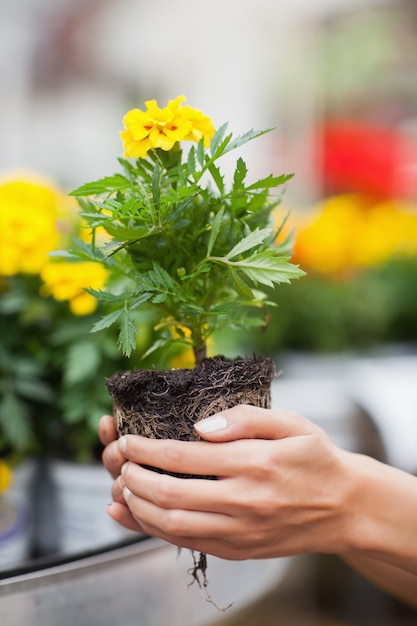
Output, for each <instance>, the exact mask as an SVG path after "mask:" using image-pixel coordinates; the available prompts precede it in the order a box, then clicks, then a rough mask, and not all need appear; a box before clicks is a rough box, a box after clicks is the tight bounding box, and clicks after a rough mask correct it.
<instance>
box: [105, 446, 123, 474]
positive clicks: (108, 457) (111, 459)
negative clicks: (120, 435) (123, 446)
mask: <svg viewBox="0 0 417 626" xmlns="http://www.w3.org/2000/svg"><path fill="white" fill-rule="evenodd" d="M101 458H102V461H103V465H104V467H105V468H106V469H107V471H108V472H109V474H110V475H111V476H112V477H113V478H117V476H119V475H120V470H121V468H122V465H123V464H124V463H125V462H126V458H125V457H124V456H123V454H122V453H121V452H120V448H119V446H118V445H117V441H112V442H111V443H109V444H108V445H107V446H106V447H105V448H104V450H103V453H102V455H101Z"/></svg>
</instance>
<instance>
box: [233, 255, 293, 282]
mask: <svg viewBox="0 0 417 626" xmlns="http://www.w3.org/2000/svg"><path fill="white" fill-rule="evenodd" d="M233 267H234V268H235V269H239V270H241V271H242V272H244V273H245V274H246V276H248V277H249V278H250V279H251V280H252V281H253V282H254V283H261V284H263V285H267V286H268V287H273V285H274V283H275V284H278V283H289V282H290V281H291V280H292V279H295V278H300V277H301V276H303V275H304V272H303V271H302V270H300V268H299V267H298V266H297V265H292V264H291V263H289V260H288V258H287V257H281V256H276V255H275V253H274V252H271V251H270V250H266V251H265V252H260V253H259V254H257V253H255V254H253V255H252V256H250V257H248V258H246V259H244V260H243V261H237V262H236V263H234V264H233Z"/></svg>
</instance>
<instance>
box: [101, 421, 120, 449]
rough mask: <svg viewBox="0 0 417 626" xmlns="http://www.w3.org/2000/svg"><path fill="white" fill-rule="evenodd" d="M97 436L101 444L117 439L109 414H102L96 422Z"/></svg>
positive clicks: (105, 444)
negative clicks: (97, 422)
mask: <svg viewBox="0 0 417 626" xmlns="http://www.w3.org/2000/svg"><path fill="white" fill-rule="evenodd" d="M98 436H99V438H100V441H101V443H102V444H103V446H107V445H108V444H109V443H111V442H112V441H114V440H115V439H117V432H116V425H115V422H114V418H113V417H112V416H111V415H103V416H102V417H101V418H100V421H99V424H98Z"/></svg>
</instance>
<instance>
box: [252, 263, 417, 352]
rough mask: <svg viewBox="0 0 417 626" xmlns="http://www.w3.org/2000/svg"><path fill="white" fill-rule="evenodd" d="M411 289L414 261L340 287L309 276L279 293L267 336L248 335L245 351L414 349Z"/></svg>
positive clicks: (414, 295) (415, 294) (416, 273)
mask: <svg viewBox="0 0 417 626" xmlns="http://www.w3.org/2000/svg"><path fill="white" fill-rule="evenodd" d="M416 284H417V259H416V258H414V257H401V258H400V257H398V258H392V259H390V260H388V261H386V262H385V263H382V264H380V265H377V266H374V267H369V268H367V269H366V270H363V271H362V272H361V273H359V274H356V275H354V276H351V277H350V278H348V279H345V280H343V281H342V280H340V281H336V280H331V279H328V278H325V277H321V276H318V275H314V274H309V275H308V276H307V278H306V279H305V280H302V281H299V282H298V283H297V284H294V285H293V286H292V287H291V288H290V289H288V287H287V285H284V286H283V287H282V293H281V296H282V297H281V299H280V302H279V306H278V307H277V308H275V309H271V318H272V319H271V324H270V325H269V328H268V330H267V331H266V332H265V333H264V334H263V335H262V336H259V337H258V336H254V335H249V334H247V335H246V336H245V342H244V345H245V348H246V349H250V350H255V351H262V350H269V351H270V352H271V353H274V354H278V353H280V352H282V351H285V350H301V351H311V352H336V351H343V350H345V351H352V350H357V351H363V350H367V349H370V348H373V347H377V346H381V345H384V344H390V343H399V344H412V345H417V290H416ZM269 295H270V298H271V299H272V300H274V299H275V300H276V303H277V299H276V297H275V294H274V293H273V292H271V293H270V294H269Z"/></svg>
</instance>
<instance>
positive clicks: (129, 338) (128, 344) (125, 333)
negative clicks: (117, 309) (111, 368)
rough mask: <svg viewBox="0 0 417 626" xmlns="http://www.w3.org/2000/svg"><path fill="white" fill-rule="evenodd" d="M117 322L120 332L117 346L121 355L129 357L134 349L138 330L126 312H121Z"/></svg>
mask: <svg viewBox="0 0 417 626" xmlns="http://www.w3.org/2000/svg"><path fill="white" fill-rule="evenodd" d="M119 322H120V325H119V328H120V331H119V338H118V345H119V347H120V348H121V350H122V352H123V354H124V355H125V356H127V357H129V356H130V355H131V354H132V352H133V350H134V349H135V348H136V333H137V331H138V329H137V326H136V324H135V323H134V321H133V320H132V318H131V317H130V315H129V313H128V312H127V311H126V310H124V311H121V316H120V319H119Z"/></svg>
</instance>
